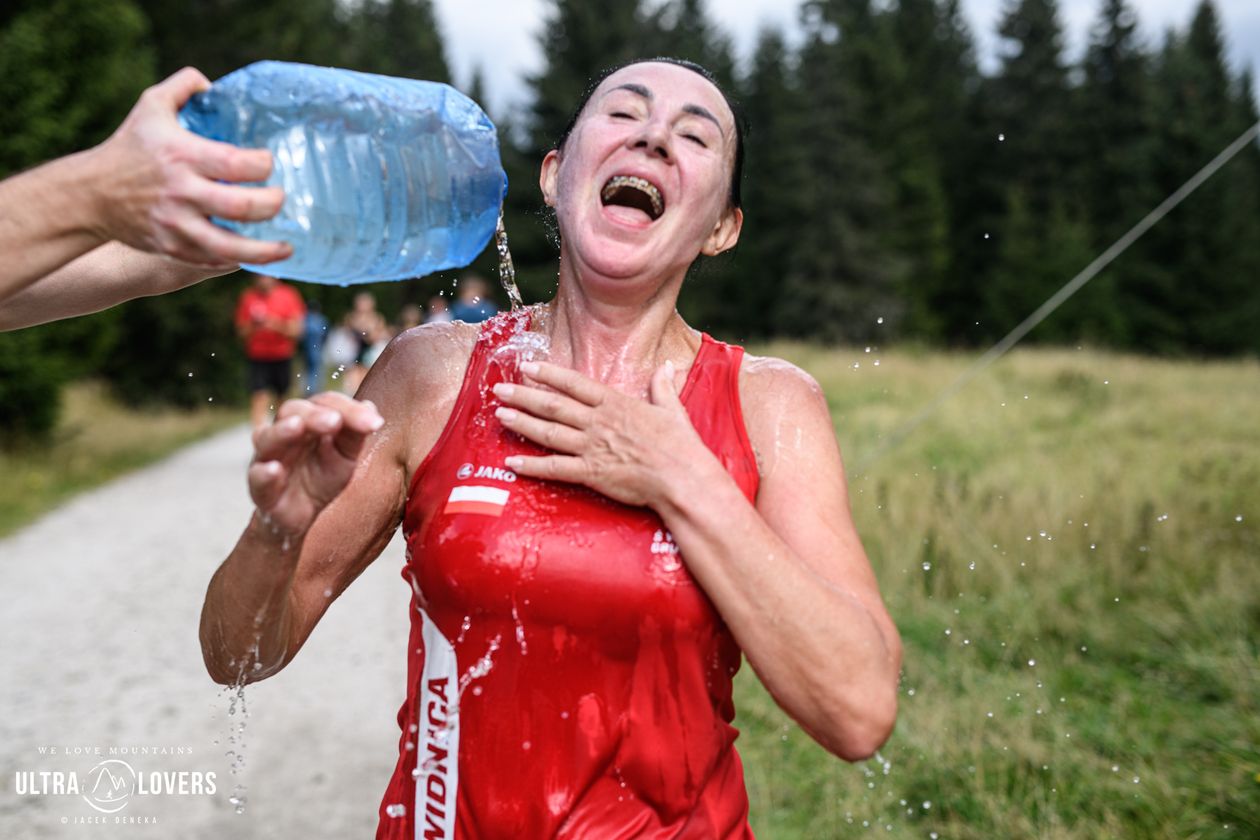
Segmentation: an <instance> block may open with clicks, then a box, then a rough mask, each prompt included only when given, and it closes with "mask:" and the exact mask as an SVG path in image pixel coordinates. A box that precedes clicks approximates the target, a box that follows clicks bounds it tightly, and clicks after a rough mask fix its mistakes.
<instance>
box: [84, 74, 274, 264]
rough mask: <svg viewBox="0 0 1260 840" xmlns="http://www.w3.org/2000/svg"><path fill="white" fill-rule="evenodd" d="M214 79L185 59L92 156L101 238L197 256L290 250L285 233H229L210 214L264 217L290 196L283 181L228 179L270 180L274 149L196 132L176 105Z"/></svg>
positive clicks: (198, 260) (235, 259)
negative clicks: (267, 238)
mask: <svg viewBox="0 0 1260 840" xmlns="http://www.w3.org/2000/svg"><path fill="white" fill-rule="evenodd" d="M209 87H210V82H209V80H208V79H206V77H205V76H203V75H202V74H201V73H200V72H198V71H197V70H194V69H193V68H191V67H185V68H184V69H183V70H180V71H179V72H177V73H175V74H174V75H172V76H170V77H169V78H167V79H166V80H165V81H162V82H160V83H158V84H156V85H154V86H153V87H150V88H149V89H148V90H146V91H145V92H144V93H143V94H142V95H141V96H140V99H139V101H138V102H137V103H136V105H135V106H134V107H133V108H132V109H131V113H129V114H128V115H127V118H126V119H125V120H124V121H123V123H122V125H121V126H119V128H118V130H117V131H115V132H114V134H113V135H112V136H110V137H109V139H107V140H106V141H105V142H104V143H102V144H101V145H99V146H97V147H96V148H95V149H92V150H91V151H90V152H88V153H87V155H88V156H89V157H90V159H91V161H92V163H93V164H94V169H95V171H96V172H97V173H98V176H99V177H97V178H96V179H93V181H92V182H91V183H89V184H88V187H89V190H88V192H89V194H90V196H91V199H92V200H93V201H94V203H95V205H96V213H95V218H96V219H97V220H98V228H97V232H98V234H99V236H100V237H101V239H102V241H109V240H117V241H119V242H122V243H124V244H126V245H129V246H131V247H133V248H138V249H140V250H142V251H149V252H152V253H158V254H165V255H167V256H171V257H174V258H176V259H178V260H181V261H183V262H188V263H193V264H195V265H207V266H223V265H235V264H238V263H246V262H247V263H268V262H273V261H275V260H280V259H284V258H286V257H288V256H289V255H290V254H291V253H292V248H291V247H290V246H289V245H288V244H286V243H283V242H261V241H258V240H253V239H248V238H246V237H244V236H240V235H239V234H235V233H231V232H229V231H226V230H224V229H223V228H221V227H219V226H217V225H214V224H212V223H211V222H210V220H209V218H208V217H210V216H216V217H221V218H227V219H236V220H240V221H259V220H262V219H268V218H271V217H272V216H274V215H275V214H276V213H277V212H278V211H279V209H280V206H281V204H282V203H283V202H284V191H283V190H282V189H281V188H279V187H254V186H240V185H238V184H233V183H223V182H248V181H262V180H265V179H266V178H267V175H268V174H269V173H270V172H271V165H272V160H271V153H270V152H268V151H267V150H266V149H242V148H237V147H236V146H233V145H231V144H229V143H219V142H215V141H212V140H207V139H205V138H203V137H198V136H197V135H195V134H193V133H192V132H190V131H187V130H185V129H184V128H182V127H181V126H180V125H179V122H178V120H177V118H176V114H177V112H178V111H179V109H180V107H181V106H183V104H184V103H185V102H187V101H188V99H189V97H191V96H192V95H193V94H194V93H196V92H198V91H201V90H206V89H207V88H209Z"/></svg>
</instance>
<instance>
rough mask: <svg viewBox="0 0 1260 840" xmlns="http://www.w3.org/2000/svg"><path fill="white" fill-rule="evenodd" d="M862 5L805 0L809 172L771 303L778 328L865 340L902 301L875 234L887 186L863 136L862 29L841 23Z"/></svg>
mask: <svg viewBox="0 0 1260 840" xmlns="http://www.w3.org/2000/svg"><path fill="white" fill-rule="evenodd" d="M868 11H869V7H868V6H867V5H866V4H865V3H864V2H862V0H839V1H838V2H837V1H836V0H819V1H818V2H811V3H807V4H806V12H807V14H806V15H805V23H806V40H805V44H804V46H803V48H802V52H801V60H800V81H799V84H800V88H801V90H802V91H804V92H805V95H806V96H807V97H808V100H809V101H808V105H809V107H808V109H807V110H806V112H805V114H804V115H803V122H802V132H801V138H800V144H801V147H802V154H803V155H804V166H803V171H804V172H806V173H807V175H808V177H807V178H805V180H804V181H803V182H802V183H801V184H800V185H799V192H800V199H801V211H802V221H801V224H800V228H799V230H798V231H797V232H796V236H795V247H794V249H793V251H792V253H791V257H790V258H789V261H788V271H787V273H786V275H785V278H784V284H783V294H782V295H781V297H780V299H779V301H778V305H777V306H776V307H775V326H776V328H777V330H778V331H780V332H782V333H784V334H788V335H795V336H802V337H809V338H815V339H820V340H824V341H845V342H872V341H877V340H879V339H881V338H883V337H886V336H887V335H888V334H889V333H890V332H891V330H893V329H894V328H895V326H896V325H897V323H898V322H899V321H900V319H901V315H902V313H903V310H904V305H903V301H902V300H901V298H900V297H899V295H898V291H899V272H900V270H901V266H900V264H899V263H898V261H897V258H896V256H895V255H894V254H893V253H891V252H890V251H889V250H888V248H887V247H886V245H885V242H884V239H883V237H882V236H881V231H882V230H883V228H882V227H881V226H882V225H883V224H884V223H885V221H886V219H887V215H888V207H889V189H888V185H887V183H886V181H885V179H884V173H883V169H882V167H881V164H880V162H879V160H878V159H877V157H876V156H875V154H874V153H873V152H872V151H871V149H870V147H869V146H868V145H867V142H866V140H865V133H864V127H865V124H864V117H865V115H864V111H866V110H867V108H865V107H864V105H866V106H869V99H868V98H867V97H864V96H863V93H864V92H867V91H869V89H867V91H864V89H863V88H861V87H860V86H859V81H860V79H861V73H860V72H855V71H853V70H852V69H851V68H853V67H854V66H855V65H856V66H861V65H862V63H863V61H864V57H865V56H866V55H867V54H869V49H870V47H869V44H864V43H863V41H862V38H861V36H862V34H863V33H864V32H869V29H863V28H862V27H859V26H850V25H849V24H851V23H852V22H853V21H854V20H859V21H860V20H862V18H863V16H864V15H866V14H867V12H868ZM864 99H865V100H866V101H865V102H864Z"/></svg>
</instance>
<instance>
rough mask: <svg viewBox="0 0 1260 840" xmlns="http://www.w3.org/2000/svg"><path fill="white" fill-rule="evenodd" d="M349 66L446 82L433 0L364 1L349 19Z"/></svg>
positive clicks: (369, 71)
mask: <svg viewBox="0 0 1260 840" xmlns="http://www.w3.org/2000/svg"><path fill="white" fill-rule="evenodd" d="M350 44H351V55H350V57H349V62H348V64H349V66H352V67H354V68H355V69H357V70H363V71H365V72H368V73H380V74H382V75H385V76H402V77H404V78H409V79H424V80H425V81H430V82H449V81H450V80H451V72H450V68H449V67H448V66H447V63H446V54H445V50H444V48H443V46H442V37H441V35H440V34H439V33H438V28H437V20H436V19H435V18H434V15H433V3H432V0H365V2H364V3H363V4H362V5H361V6H360V7H359V8H358V9H357V11H356V12H355V14H354V16H353V17H352V18H351V41H350Z"/></svg>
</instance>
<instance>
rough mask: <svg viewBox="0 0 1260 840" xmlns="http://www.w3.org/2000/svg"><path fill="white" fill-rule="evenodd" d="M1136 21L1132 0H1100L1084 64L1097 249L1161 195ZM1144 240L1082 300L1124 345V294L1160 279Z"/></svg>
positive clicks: (1088, 185)
mask: <svg viewBox="0 0 1260 840" xmlns="http://www.w3.org/2000/svg"><path fill="white" fill-rule="evenodd" d="M1137 27H1138V22H1137V16H1136V14H1135V13H1134V11H1133V9H1132V8H1131V6H1130V4H1129V2H1128V0H1103V3H1102V8H1101V9H1100V11H1099V16H1098V20H1097V21H1096V22H1095V24H1094V27H1093V29H1092V30H1091V33H1090V39H1089V45H1088V47H1087V49H1086V52H1085V56H1084V58H1083V60H1082V64H1081V71H1082V72H1081V76H1082V83H1081V89H1080V95H1079V97H1078V108H1077V114H1076V120H1075V122H1076V125H1077V133H1078V137H1079V139H1080V143H1081V152H1082V160H1081V172H1082V178H1081V183H1082V185H1083V189H1082V198H1083V199H1084V202H1085V206H1086V207H1087V211H1088V217H1089V222H1090V232H1091V234H1092V239H1091V244H1092V246H1093V250H1094V251H1095V252H1101V251H1102V250H1103V249H1105V248H1107V247H1109V246H1110V245H1111V244H1112V243H1113V242H1115V241H1116V240H1117V239H1118V238H1119V237H1120V236H1122V235H1123V234H1124V233H1125V232H1126V231H1128V230H1129V229H1130V228H1131V227H1132V226H1133V225H1134V224H1136V223H1137V222H1138V221H1139V220H1140V219H1141V218H1142V217H1143V216H1145V215H1146V214H1147V213H1148V212H1149V211H1150V210H1151V209H1153V208H1154V207H1155V206H1156V205H1157V204H1158V203H1159V201H1161V200H1162V199H1163V196H1161V195H1159V194H1158V191H1157V190H1156V188H1155V184H1154V180H1153V174H1154V169H1153V167H1154V152H1155V148H1154V137H1155V114H1154V90H1153V88H1152V81H1153V79H1152V67H1151V57H1150V55H1149V54H1148V53H1147V52H1146V51H1145V49H1144V48H1143V46H1142V44H1141V43H1140V41H1139V39H1138V33H1137ZM1144 246H1145V243H1138V244H1137V245H1135V246H1134V247H1133V248H1131V249H1130V250H1129V252H1128V253H1126V254H1125V255H1124V257H1123V258H1122V259H1121V260H1119V261H1118V262H1117V263H1115V264H1113V265H1112V266H1111V267H1110V268H1108V269H1107V270H1106V271H1105V272H1104V273H1103V274H1101V275H1100V276H1098V277H1096V278H1095V279H1094V280H1093V281H1092V282H1091V284H1090V286H1089V288H1088V289H1087V290H1086V291H1085V292H1082V293H1081V298H1080V300H1081V301H1084V302H1085V303H1086V304H1088V305H1089V306H1088V312H1087V313H1083V318H1084V320H1085V322H1086V324H1087V327H1088V328H1087V329H1086V332H1088V333H1090V334H1091V335H1092V337H1095V338H1097V339H1099V340H1102V341H1104V342H1105V343H1109V344H1113V345H1119V346H1128V345H1130V344H1131V342H1132V341H1133V337H1132V325H1131V324H1130V323H1129V319H1128V318H1127V316H1126V314H1125V310H1126V307H1125V304H1124V298H1125V296H1126V295H1127V294H1132V293H1133V292H1134V291H1135V290H1138V289H1141V288H1143V287H1145V286H1147V285H1149V284H1151V283H1155V282H1158V270H1157V269H1156V268H1155V267H1154V266H1152V264H1151V260H1150V257H1149V255H1148V254H1147V253H1146V252H1145V248H1144ZM1074 305H1078V304H1074Z"/></svg>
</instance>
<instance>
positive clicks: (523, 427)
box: [494, 407, 587, 454]
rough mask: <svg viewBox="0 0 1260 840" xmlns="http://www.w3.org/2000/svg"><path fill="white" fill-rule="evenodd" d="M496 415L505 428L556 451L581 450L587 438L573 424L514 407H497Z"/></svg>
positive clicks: (570, 451) (574, 451) (571, 451)
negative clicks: (542, 417) (538, 416)
mask: <svg viewBox="0 0 1260 840" xmlns="http://www.w3.org/2000/svg"><path fill="white" fill-rule="evenodd" d="M494 416H495V417H497V418H499V422H500V423H502V424H503V427H504V428H506V429H509V430H510V431H513V432H516V433H517V434H518V435H521V436H522V437H525V438H528V439H529V440H532V441H533V442H534V443H537V444H539V445H540V446H545V447H547V448H548V449H553V450H555V451H556V452H566V453H569V454H574V453H577V452H581V451H582V449H583V445H584V443H585V442H586V439H587V438H586V435H585V434H584V433H583V432H579V431H578V430H577V429H574V428H573V427H571V426H565V425H562V424H560V423H553V422H551V421H550V420H540V419H539V418H537V417H533V416H531V415H529V414H526V413H524V412H521V411H517V410H516V409H514V408H506V407H504V408H498V409H495V412H494Z"/></svg>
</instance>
